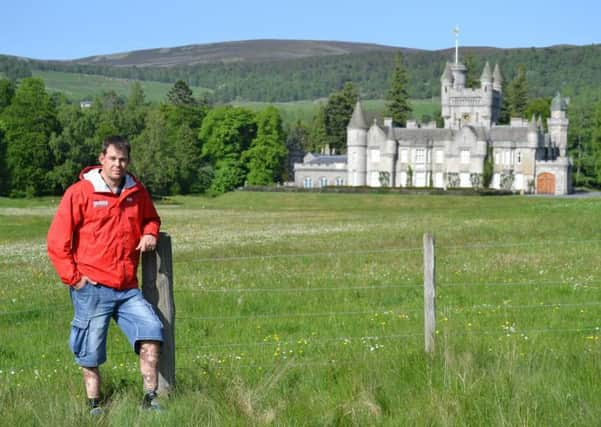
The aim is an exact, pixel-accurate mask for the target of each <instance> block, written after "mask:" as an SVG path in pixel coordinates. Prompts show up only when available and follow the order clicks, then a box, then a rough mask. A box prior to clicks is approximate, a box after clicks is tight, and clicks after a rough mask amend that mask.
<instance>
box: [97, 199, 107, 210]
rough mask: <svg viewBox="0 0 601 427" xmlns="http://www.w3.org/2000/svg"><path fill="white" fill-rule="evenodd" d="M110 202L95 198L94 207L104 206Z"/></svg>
mask: <svg viewBox="0 0 601 427" xmlns="http://www.w3.org/2000/svg"><path fill="white" fill-rule="evenodd" d="M108 205H109V202H108V200H94V207H95V208H102V207H105V206H108Z"/></svg>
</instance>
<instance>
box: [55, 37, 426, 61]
mask: <svg viewBox="0 0 601 427" xmlns="http://www.w3.org/2000/svg"><path fill="white" fill-rule="evenodd" d="M398 49H399V48H397V47H393V46H384V45H379V44H369V43H351V42H339V41H317V40H244V41H232V42H223V43H210V44H193V45H188V46H179V47H168V48H159V49H145V50H136V51H131V52H122V53H115V54H111V55H97V56H89V57H86V58H80V59H75V60H71V61H60V62H64V63H71V64H90V65H109V66H113V67H133V66H135V67H173V66H180V65H197V64H214V63H232V62H248V61H250V62H272V61H286V60H291V59H300V58H308V57H319V56H332V55H349V54H360V53H366V52H375V51H381V52H387V51H388V52H391V51H395V50H398ZM404 50H406V51H410V50H415V49H404ZM53 62H54V61H53Z"/></svg>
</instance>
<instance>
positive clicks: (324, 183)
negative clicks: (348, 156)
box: [319, 176, 328, 188]
mask: <svg viewBox="0 0 601 427" xmlns="http://www.w3.org/2000/svg"><path fill="white" fill-rule="evenodd" d="M319 186H320V187H322V188H323V187H327V186H328V179H327V178H326V177H325V176H322V177H321V178H319Z"/></svg>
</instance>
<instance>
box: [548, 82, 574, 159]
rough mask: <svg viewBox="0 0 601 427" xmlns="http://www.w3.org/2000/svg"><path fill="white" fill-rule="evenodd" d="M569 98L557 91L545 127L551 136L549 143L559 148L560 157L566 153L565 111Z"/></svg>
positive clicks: (566, 124) (566, 128)
mask: <svg viewBox="0 0 601 427" xmlns="http://www.w3.org/2000/svg"><path fill="white" fill-rule="evenodd" d="M569 102H570V99H569V98H565V97H562V96H561V95H560V94H559V92H557V95H555V98H553V100H552V101H551V117H549V118H548V119H547V128H548V129H549V134H550V136H551V143H552V144H553V145H554V146H556V147H557V148H558V150H559V156H560V157H566V156H567V155H568V124H569V120H568V118H567V115H566V112H567V109H568V103H569Z"/></svg>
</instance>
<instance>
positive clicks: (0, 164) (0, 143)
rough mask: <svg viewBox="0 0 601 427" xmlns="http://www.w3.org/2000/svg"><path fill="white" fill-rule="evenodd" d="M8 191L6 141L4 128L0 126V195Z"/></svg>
mask: <svg viewBox="0 0 601 427" xmlns="http://www.w3.org/2000/svg"><path fill="white" fill-rule="evenodd" d="M0 125H1V123H0ZM7 193H8V169H7V166H6V143H5V141H4V130H3V129H2V126H0V195H6V194H7Z"/></svg>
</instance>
